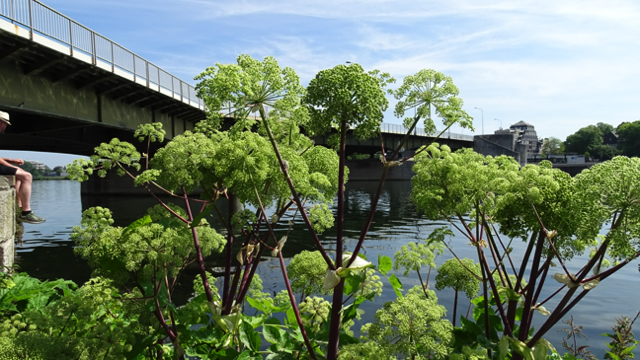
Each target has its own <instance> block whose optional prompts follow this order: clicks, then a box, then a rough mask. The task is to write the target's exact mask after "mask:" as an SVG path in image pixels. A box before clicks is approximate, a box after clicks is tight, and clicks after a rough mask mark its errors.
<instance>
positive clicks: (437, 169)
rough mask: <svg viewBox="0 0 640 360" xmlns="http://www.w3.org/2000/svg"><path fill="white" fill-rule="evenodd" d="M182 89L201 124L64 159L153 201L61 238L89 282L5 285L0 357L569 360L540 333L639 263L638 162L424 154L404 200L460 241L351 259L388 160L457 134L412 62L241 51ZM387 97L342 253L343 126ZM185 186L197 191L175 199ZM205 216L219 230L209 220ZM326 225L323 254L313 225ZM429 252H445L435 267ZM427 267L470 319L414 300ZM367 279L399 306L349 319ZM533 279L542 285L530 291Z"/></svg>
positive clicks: (452, 105)
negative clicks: (130, 215) (398, 125)
mask: <svg viewBox="0 0 640 360" xmlns="http://www.w3.org/2000/svg"><path fill="white" fill-rule="evenodd" d="M197 79H198V80H199V81H200V83H199V84H198V86H197V90H198V94H199V96H200V97H201V98H202V99H204V101H205V102H206V104H207V107H208V109H209V115H208V118H207V119H206V120H204V121H201V122H200V123H198V124H197V125H196V127H195V129H194V131H186V132H185V133H184V134H183V135H179V136H176V137H174V138H173V139H171V140H170V141H168V142H167V144H166V145H165V146H164V147H162V148H161V149H160V150H158V151H157V152H156V153H153V154H151V153H149V148H148V146H149V144H150V143H151V142H162V141H164V135H165V133H164V130H163V129H162V126H161V125H160V124H144V125H141V126H140V128H139V129H138V130H137V131H136V137H137V138H138V139H139V140H140V141H141V144H143V149H141V150H138V148H136V147H135V146H134V145H133V144H129V143H125V142H121V141H119V140H118V139H114V140H112V141H111V142H110V143H104V144H101V145H100V146H99V147H97V148H96V154H95V155H94V156H92V157H91V159H90V160H77V161H75V162H74V164H72V165H69V166H68V167H67V171H68V172H69V174H70V176H71V177H72V178H74V179H77V180H80V181H83V180H86V179H88V177H89V176H90V175H93V174H97V175H98V176H105V175H106V173H107V172H108V171H116V172H118V173H119V174H120V175H123V176H129V177H131V178H132V179H133V184H135V186H141V187H144V188H145V189H147V191H148V192H149V195H150V196H152V197H154V198H155V199H156V200H157V203H158V204H157V205H156V206H154V207H153V208H151V209H149V210H148V213H147V214H146V215H145V216H144V217H142V218H140V219H139V220H137V221H135V222H133V223H132V224H130V225H129V226H127V227H124V228H123V227H117V226H113V218H112V214H111V212H110V210H109V209H105V208H101V207H94V208H90V209H88V210H86V211H85V212H84V213H83V216H82V222H81V224H80V226H77V227H76V228H74V230H73V234H72V239H73V240H74V241H75V244H76V248H75V251H76V254H77V255H78V256H81V257H83V258H85V259H87V261H88V263H89V265H90V266H91V267H92V268H93V269H94V270H93V271H94V272H93V278H92V279H91V280H90V281H89V282H88V283H86V284H84V285H83V286H81V287H76V286H75V284H73V283H70V282H66V281H63V280H60V281H57V282H40V281H37V280H35V279H32V278H30V277H28V276H27V275H25V274H20V273H17V274H15V275H13V276H5V277H3V278H2V289H1V290H0V307H1V308H2V313H1V316H2V318H1V320H2V325H1V326H0V333H1V334H2V338H1V340H0V353H2V355H0V359H5V358H6V359H14V358H28V357H31V358H43V359H44V358H56V359H67V358H69V359H72V358H73V359H96V358H105V359H111V358H113V359H168V358H177V359H185V358H187V357H192V358H201V359H241V360H247V359H263V358H266V359H270V360H275V359H447V358H452V359H490V358H491V359H504V358H512V359H528V360H539V359H547V358H550V359H559V358H563V359H573V358H576V356H578V355H579V354H581V353H579V350H583V348H582V349H581V348H578V347H577V345H575V346H573V347H571V345H570V344H569V343H568V342H567V347H568V348H567V349H566V351H564V352H562V353H559V352H558V349H555V348H554V347H553V346H552V345H551V344H550V343H549V342H548V341H547V340H545V336H548V331H549V329H550V328H551V326H553V325H554V324H556V323H558V322H560V321H562V320H563V319H565V318H566V316H567V315H568V313H569V311H570V310H571V309H572V308H574V307H575V306H578V305H579V302H580V300H582V299H583V298H584V297H585V296H586V295H587V294H588V293H589V292H590V291H591V290H592V289H594V288H595V287H596V286H597V285H598V284H599V283H600V282H602V281H606V279H607V278H608V277H610V276H613V275H615V273H616V271H618V270H619V269H621V268H622V267H624V266H626V265H627V264H628V263H630V262H631V261H633V260H634V259H636V258H637V257H638V256H640V240H639V237H638V236H639V235H640V201H639V200H640V188H638V187H637V186H636V183H637V179H638V178H639V177H640V160H639V159H629V158H624V157H617V158H614V159H613V160H611V161H609V162H606V163H602V164H598V165H596V166H594V167H592V168H591V169H589V170H586V171H585V172H583V173H582V174H580V175H579V176H577V177H575V178H571V177H569V176H568V175H566V174H564V173H562V172H560V171H558V170H555V169H552V168H551V164H550V163H549V162H542V163H541V164H540V165H527V166H526V167H524V168H520V167H519V166H518V164H517V163H516V162H515V161H514V160H513V159H511V158H508V157H495V158H493V157H484V156H482V155H479V154H476V153H474V152H473V151H471V150H462V151H458V152H452V151H451V150H450V149H449V148H448V147H447V146H444V145H438V144H437V143H434V144H432V145H430V146H428V147H423V148H422V149H420V150H418V151H416V153H415V166H414V171H415V173H416V176H415V177H414V178H413V180H412V186H413V192H412V200H413V201H414V203H415V204H416V206H417V208H418V210H419V211H420V213H421V214H422V215H423V216H425V217H427V218H429V219H433V220H439V221H446V222H448V223H449V224H450V225H451V228H453V229H456V231H458V232H459V233H460V234H461V235H463V236H464V237H465V238H466V242H465V243H451V242H450V241H449V238H450V235H451V234H452V231H451V230H450V228H449V227H445V228H439V229H436V230H434V231H433V232H432V233H430V234H425V239H424V241H422V242H419V243H409V244H408V245H407V246H404V247H402V248H401V249H398V252H397V253H396V255H395V257H394V258H393V259H392V258H390V257H387V256H379V257H378V258H377V259H367V258H366V257H365V256H364V255H362V254H361V250H362V248H363V244H364V242H365V240H366V239H367V233H368V230H369V227H370V225H371V222H372V220H373V216H374V214H375V211H376V207H377V204H378V201H379V199H380V194H381V191H382V185H383V184H384V181H385V176H386V174H387V172H388V171H389V168H391V167H395V166H402V165H403V163H405V162H406V161H407V160H409V159H410V158H398V157H397V155H398V153H399V151H400V149H402V148H403V146H404V143H405V141H406V139H407V138H408V136H409V134H410V133H411V132H412V131H413V129H414V128H415V127H416V126H418V125H419V124H421V125H422V126H423V127H424V129H425V131H427V132H429V133H432V134H434V135H436V136H438V135H440V134H442V133H444V132H445V131H447V130H448V129H449V128H450V127H451V126H452V125H454V124H458V125H460V126H462V127H465V128H471V127H472V118H471V117H470V116H469V115H468V114H467V113H466V112H465V111H464V110H463V109H462V104H463V103H462V100H461V99H460V98H459V97H458V89H457V88H456V86H455V85H454V84H453V82H452V80H451V78H449V77H447V76H445V75H444V74H442V73H439V72H437V71H434V70H422V71H420V72H418V73H416V74H415V75H412V76H407V77H406V78H405V79H404V80H403V82H402V83H401V84H400V85H399V86H398V87H397V88H396V89H394V90H391V89H388V88H389V85H390V84H392V83H393V82H394V81H395V80H394V79H393V78H392V77H391V76H390V75H389V74H386V73H382V72H379V71H371V72H366V71H364V69H362V67H360V66H359V65H358V64H351V65H338V66H336V67H334V68H332V69H327V70H322V71H320V72H319V73H318V74H317V75H316V77H315V78H314V79H312V80H311V82H310V83H309V86H308V87H307V88H304V87H303V86H301V85H300V83H299V79H298V76H297V75H296V73H295V72H294V71H293V69H290V68H280V66H279V65H278V63H277V62H276V60H275V59H273V58H265V59H264V60H263V61H259V60H255V59H252V58H251V57H249V56H246V55H241V56H240V57H238V61H237V63H236V64H217V65H215V66H213V67H211V68H208V69H207V70H206V71H205V72H203V73H202V74H200V75H199V76H198V77H197ZM387 94H391V95H392V96H393V97H394V98H395V99H396V101H397V103H396V107H395V111H394V113H395V115H396V116H398V117H400V118H403V117H404V116H405V113H406V112H407V111H410V110H413V113H414V114H415V115H414V116H410V117H406V118H404V120H403V121H404V124H405V126H406V127H407V128H408V129H409V130H408V132H407V135H406V136H405V138H404V140H403V141H401V142H400V143H399V144H398V145H397V147H396V149H395V150H394V152H393V154H391V156H389V157H385V156H382V157H381V158H380V160H381V163H380V166H381V167H383V171H382V177H381V179H380V181H379V186H378V190H377V193H376V195H375V196H374V198H373V200H372V201H371V208H370V209H368V211H369V213H368V215H367V218H366V219H365V220H364V221H363V224H362V228H361V229H359V235H358V236H357V239H358V240H357V242H356V245H355V246H354V247H353V248H346V245H345V241H344V240H345V238H344V236H345V231H346V230H347V229H345V224H344V209H345V204H344V186H345V183H346V182H347V179H348V168H346V166H345V161H346V158H347V156H346V154H347V152H346V146H347V145H346V135H347V131H348V130H349V129H353V130H354V133H355V135H356V136H357V137H359V138H360V139H366V138H371V137H376V136H377V135H378V133H379V125H380V123H381V122H382V118H383V113H384V111H385V110H386V109H387V107H388V100H387V98H386V95H387ZM437 119H439V120H441V121H442V125H441V126H440V127H443V128H444V130H441V131H439V132H438V131H437V130H436V128H437V127H436V122H435V121H436V120H437ZM225 122H226V125H225V126H224V127H223V124H225ZM229 122H231V124H229ZM223 128H224V129H226V130H224V131H223V130H222V129H223ZM301 129H304V132H302V131H301ZM322 134H330V142H331V143H332V146H333V147H332V148H331V149H328V148H324V147H321V146H316V145H315V144H314V143H313V141H312V140H311V138H312V137H313V136H316V135H322ZM412 158H413V156H412ZM405 166H408V165H405ZM131 169H135V170H137V171H140V172H139V175H134V174H133V172H132V171H131ZM137 173H138V172H137ZM196 187H197V188H200V189H201V190H202V195H201V196H200V197H199V198H193V197H190V196H189V195H188V194H190V193H191V192H192V190H193V189H195V188H196ZM160 193H166V194H169V195H171V196H174V197H177V198H180V199H181V201H182V202H183V206H181V207H180V206H175V205H171V204H169V203H166V202H165V201H164V200H163V198H161V197H159V196H158V194H160ZM334 201H335V204H334ZM222 206H226V208H222ZM333 207H335V208H336V213H335V214H334V213H333V212H332V210H331V208H333ZM210 216H214V217H217V218H218V219H219V221H220V222H221V223H222V224H224V225H223V227H222V228H218V229H214V228H212V227H211V225H210V222H209V220H207V219H208V218H209V219H210ZM297 218H299V219H302V221H303V222H304V223H305V224H306V229H305V237H306V238H307V239H308V241H309V243H310V244H312V246H313V247H314V249H315V250H314V251H308V252H306V251H305V252H302V253H300V254H298V255H296V256H295V257H294V258H293V259H292V260H291V262H290V263H289V265H288V266H286V265H285V261H284V258H283V256H282V250H283V248H284V247H285V246H286V244H287V239H288V235H289V234H287V235H284V236H282V237H280V238H278V237H276V235H275V233H274V226H275V225H276V224H278V225H285V226H288V228H289V231H291V228H292V224H293V221H294V220H295V219H297ZM333 227H335V229H336V237H335V241H334V242H333V243H332V244H331V246H330V247H327V246H326V245H323V243H322V242H321V241H320V240H319V236H318V234H321V233H322V232H324V231H325V230H327V229H328V228H333ZM603 228H605V229H607V230H608V231H607V233H606V234H600V229H603ZM348 230H351V231H353V230H354V229H348ZM513 241H524V242H526V243H527V250H526V253H525V254H524V255H522V256H520V255H518V256H516V255H515V254H513V253H512V247H511V246H510V242H513ZM462 246H472V247H474V248H475V252H476V254H477V257H476V258H475V259H473V260H472V259H461V258H459V257H458V256H457V252H456V249H459V248H460V247H462ZM445 249H446V251H449V252H451V253H452V254H453V256H454V258H453V259H452V260H449V261H447V262H445V264H443V265H441V266H440V267H438V268H436V265H435V262H434V259H435V257H436V256H438V255H440V254H442V253H443V251H445ZM214 253H220V254H223V256H224V257H225V267H224V274H222V275H221V276H220V279H219V281H216V278H214V276H213V275H212V274H211V272H210V269H207V268H206V267H205V263H204V258H205V257H207V256H209V255H211V254H214ZM584 253H587V254H590V257H589V260H588V261H587V262H586V264H584V266H583V267H582V268H581V270H580V271H578V272H577V273H572V272H569V271H568V270H567V267H566V266H565V264H566V262H567V261H568V260H569V259H571V258H574V257H576V256H577V255H580V254H584ZM268 256H270V257H273V258H276V259H278V263H279V265H280V269H281V272H282V276H283V279H284V283H285V285H286V286H285V287H286V288H285V289H283V290H282V291H281V292H280V293H277V294H268V293H265V292H263V291H262V290H263V289H262V285H261V280H260V277H259V276H258V274H257V270H258V267H259V266H260V261H261V259H263V258H265V257H268ZM191 264H195V266H197V268H198V273H199V276H198V277H196V280H195V281H194V284H193V287H194V294H193V297H192V298H191V299H189V301H188V302H187V304H186V305H184V306H176V305H175V303H174V302H173V301H172V299H173V294H174V290H175V289H176V286H177V284H178V283H179V282H180V280H179V279H180V275H181V273H182V272H183V270H184V269H185V267H187V266H189V265H191ZM434 269H435V271H437V276H436V279H435V281H436V284H435V285H434V286H435V287H436V288H437V289H444V288H451V289H452V290H453V291H455V294H456V306H455V308H454V309H457V302H458V301H457V299H458V293H459V292H461V293H463V294H464V295H465V296H466V297H468V298H469V299H470V305H469V311H467V316H465V314H464V312H462V313H461V314H460V315H459V316H458V314H457V312H456V311H454V313H453V318H451V319H450V318H448V317H447V314H446V311H445V309H444V307H443V306H441V305H439V304H438V298H437V296H436V293H435V292H434V291H432V290H430V289H429V277H430V276H429V274H430V273H431V271H432V270H434ZM400 270H403V271H404V275H407V274H409V273H414V272H415V273H417V275H418V276H419V279H420V285H419V286H416V287H414V288H412V289H405V288H404V287H403V286H402V280H401V279H400V278H399V277H398V275H397V274H396V272H397V271H400ZM425 271H426V274H425V273H424V272H425ZM552 273H555V275H551V274H552ZM423 275H426V276H425V278H426V280H423V277H422V276H423ZM383 278H384V279H386V281H385V282H386V283H388V284H389V285H390V287H391V290H392V291H393V292H394V293H395V294H396V299H395V300H394V301H389V302H387V303H385V304H383V305H381V306H380V307H379V309H378V310H377V311H376V313H375V316H374V318H373V322H371V323H368V324H361V323H360V322H359V320H360V319H361V316H362V310H361V309H360V305H362V304H363V303H364V302H366V301H374V300H375V299H376V298H377V297H378V296H380V294H381V292H382V288H383V281H382V279H383ZM552 279H553V280H552ZM216 284H218V285H219V286H218V287H216ZM545 284H546V286H547V287H554V288H557V291H555V292H549V293H550V294H552V295H551V296H550V297H548V298H546V299H545V298H542V296H541V294H543V292H542V288H543V285H545ZM544 294H546V292H544ZM556 298H558V299H559V300H555V299H556ZM551 299H554V301H551ZM550 304H555V305H554V306H551V305H550ZM465 305H466V304H465ZM547 308H549V309H547ZM534 316H539V317H544V318H545V319H546V320H545V321H544V323H543V325H542V326H541V327H539V328H534V327H533V326H532V323H533V322H532V319H533V317H534ZM456 317H457V318H456ZM458 323H459V326H458V327H456V326H455V325H456V324H458ZM356 324H357V326H358V328H356ZM632 324H633V321H629V320H628V319H627V320H626V321H625V320H624V319H623V320H620V321H619V323H618V325H617V326H616V327H615V332H616V334H615V335H613V334H612V335H608V336H609V337H610V338H611V339H612V340H611V341H612V345H611V346H610V353H609V354H610V355H609V356H611V358H612V359H617V358H618V359H622V358H625V357H624V356H628V355H629V354H630V353H631V351H633V348H634V347H635V344H636V341H635V338H633V335H632V333H631V331H630V329H631V326H632ZM571 326H572V327H571V328H572V329H573V328H574V325H571ZM358 329H359V330H360V333H361V336H360V337H356V336H354V334H355V330H358ZM627 329H628V331H627ZM578 334H579V333H578V332H576V331H572V332H571V335H570V336H574V337H575V336H577V335H578ZM574 344H577V343H574ZM560 351H562V349H560ZM5 354H7V355H5ZM3 356H4V357H3ZM572 356H573V357H572Z"/></svg>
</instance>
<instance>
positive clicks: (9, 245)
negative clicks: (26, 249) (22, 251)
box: [0, 176, 16, 271]
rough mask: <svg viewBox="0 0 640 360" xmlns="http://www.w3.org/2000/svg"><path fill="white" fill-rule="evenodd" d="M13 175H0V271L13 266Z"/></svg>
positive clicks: (14, 228)
mask: <svg viewBox="0 0 640 360" xmlns="http://www.w3.org/2000/svg"><path fill="white" fill-rule="evenodd" d="M14 186H15V177H14V176H0V267H1V268H0V271H5V270H6V268H5V267H11V266H13V260H14V241H15V233H16V214H15V211H16V190H15V188H14Z"/></svg>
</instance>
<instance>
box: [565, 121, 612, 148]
mask: <svg viewBox="0 0 640 360" xmlns="http://www.w3.org/2000/svg"><path fill="white" fill-rule="evenodd" d="M602 135H603V134H602V132H601V130H600V129H599V128H598V127H597V126H595V125H589V126H586V127H583V128H581V129H580V130H578V131H577V132H576V133H575V134H572V135H569V136H567V140H566V141H565V142H564V147H565V150H566V151H567V152H569V153H577V154H584V153H585V152H592V151H593V149H594V148H595V147H596V146H598V145H601V144H602Z"/></svg>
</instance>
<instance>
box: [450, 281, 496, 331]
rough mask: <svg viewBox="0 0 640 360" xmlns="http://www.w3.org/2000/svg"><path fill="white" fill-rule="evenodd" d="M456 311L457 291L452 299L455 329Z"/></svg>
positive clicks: (454, 325)
mask: <svg viewBox="0 0 640 360" xmlns="http://www.w3.org/2000/svg"><path fill="white" fill-rule="evenodd" d="M457 310H458V290H456V294H455V295H454V297H453V327H456V311H457ZM487 339H488V338H487Z"/></svg>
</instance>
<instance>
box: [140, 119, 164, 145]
mask: <svg viewBox="0 0 640 360" xmlns="http://www.w3.org/2000/svg"><path fill="white" fill-rule="evenodd" d="M165 134H166V132H165V131H164V129H163V128H162V123H152V124H141V125H140V126H138V129H136V132H135V133H134V134H133V136H135V137H136V139H138V141H144V139H148V140H149V142H163V141H164V136H165Z"/></svg>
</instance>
